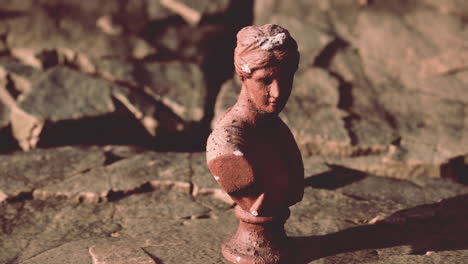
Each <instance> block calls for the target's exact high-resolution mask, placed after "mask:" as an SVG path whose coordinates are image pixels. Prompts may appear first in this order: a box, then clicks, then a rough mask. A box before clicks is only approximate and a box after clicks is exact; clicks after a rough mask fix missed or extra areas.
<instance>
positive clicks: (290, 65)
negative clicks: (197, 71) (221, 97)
mask: <svg viewBox="0 0 468 264" xmlns="http://www.w3.org/2000/svg"><path fill="white" fill-rule="evenodd" d="M298 61H299V53H298V51H297V44H296V42H295V41H294V39H293V38H292V37H291V36H290V35H289V32H288V31H287V30H285V29H283V28H282V27H280V26H277V25H272V24H267V25H264V26H251V27H246V28H244V29H242V30H241V31H240V32H239V33H238V35H237V48H236V51H235V58H234V63H235V67H236V72H237V74H238V76H239V78H240V79H241V81H242V89H241V92H240V95H239V98H238V100H237V103H236V104H235V105H234V106H233V107H231V108H230V109H228V110H227V111H226V113H225V114H224V115H223V116H222V117H221V118H220V119H219V120H218V122H217V123H216V126H215V128H214V130H213V132H212V134H211V135H210V137H209V138H208V143H207V162H208V167H209V169H210V171H211V173H212V174H213V176H214V178H215V179H216V180H217V181H218V183H219V185H220V186H221V188H223V189H224V190H225V191H226V192H227V193H228V194H229V195H230V196H231V198H232V199H233V200H234V201H235V202H236V203H237V207H236V216H237V218H239V220H240V224H239V228H238V230H237V232H236V233H235V234H234V235H233V236H232V237H231V238H230V239H229V240H227V241H226V242H225V243H224V245H223V255H224V257H225V258H226V259H228V260H229V261H231V262H234V263H286V262H287V261H289V260H290V258H289V255H290V250H289V249H288V247H287V243H286V241H287V237H286V234H285V232H284V223H285V221H286V219H287V218H288V217H289V209H288V207H289V206H291V205H293V204H295V203H297V202H299V201H301V200H302V196H303V193H304V166H303V163H302V158H301V153H300V151H299V149H298V147H297V144H296V141H295V140H294V137H293V136H292V134H291V132H290V130H289V128H288V127H287V126H286V125H285V123H284V122H283V121H282V120H281V119H280V118H279V117H278V114H279V113H280V112H281V110H283V108H284V106H285V105H286V102H287V100H288V98H289V95H290V94H291V89H292V83H293V78H294V73H295V71H296V69H297V64H298Z"/></svg>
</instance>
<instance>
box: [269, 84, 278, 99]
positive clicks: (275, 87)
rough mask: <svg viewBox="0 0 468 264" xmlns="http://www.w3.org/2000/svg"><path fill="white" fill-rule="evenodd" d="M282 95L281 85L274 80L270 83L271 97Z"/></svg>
mask: <svg viewBox="0 0 468 264" xmlns="http://www.w3.org/2000/svg"><path fill="white" fill-rule="evenodd" d="M279 95H280V87H279V83H278V81H277V80H274V81H273V82H272V83H271V85H270V97H273V98H278V97H279Z"/></svg>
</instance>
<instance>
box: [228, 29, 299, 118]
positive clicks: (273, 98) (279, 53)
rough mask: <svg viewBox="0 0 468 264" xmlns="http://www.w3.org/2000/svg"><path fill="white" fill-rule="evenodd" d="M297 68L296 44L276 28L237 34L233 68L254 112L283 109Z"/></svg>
mask: <svg viewBox="0 0 468 264" xmlns="http://www.w3.org/2000/svg"><path fill="white" fill-rule="evenodd" d="M298 64H299V52H298V50H297V43H296V41H295V40H294V39H293V38H292V37H291V35H290V34H289V32H288V31H287V30H286V29H284V28H282V27H280V26H278V25H274V24H267V25H263V26H248V27H245V28H243V29H242V30H240V31H239V33H238V34H237V46H236V49H235V51H234V66H235V69H236V72H237V75H238V76H239V78H240V80H241V81H242V84H243V85H242V89H243V91H242V92H243V93H245V94H246V97H247V100H249V103H250V104H251V107H253V108H254V110H257V111H258V112H261V113H276V114H277V113H279V112H280V111H281V110H282V109H283V108H284V106H285V104H286V102H287V100H288V98H289V95H290V93H291V88H292V82H293V79H294V73H295V72H296V70H297V67H298ZM242 92H241V93H242Z"/></svg>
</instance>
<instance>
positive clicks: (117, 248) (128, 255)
mask: <svg viewBox="0 0 468 264" xmlns="http://www.w3.org/2000/svg"><path fill="white" fill-rule="evenodd" d="M89 254H90V255H91V258H92V260H93V264H157V263H156V262H154V261H153V259H152V258H151V257H150V256H148V255H147V254H145V252H144V251H143V250H142V249H141V248H138V247H135V246H134V245H133V244H130V243H128V244H125V243H103V244H98V245H94V246H91V247H90V248H89Z"/></svg>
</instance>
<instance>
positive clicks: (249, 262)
mask: <svg viewBox="0 0 468 264" xmlns="http://www.w3.org/2000/svg"><path fill="white" fill-rule="evenodd" d="M235 213H236V217H237V218H238V219H239V227H238V229H237V232H236V233H235V234H234V235H233V236H232V237H231V238H229V239H228V240H227V241H226V242H225V243H224V244H223V246H222V252H223V256H224V257H225V258H226V259H227V260H229V261H230V262H232V263H240V264H280V263H281V264H283V263H293V262H292V260H291V258H292V256H293V255H292V254H291V250H292V248H290V247H289V246H290V245H288V238H287V236H286V233H285V231H284V223H285V222H286V219H288V217H289V214H290V211H289V209H288V208H285V209H284V210H282V211H281V212H279V213H278V214H276V215H274V216H271V217H261V216H260V217H255V216H253V215H252V214H250V213H248V212H246V211H244V210H242V209H241V208H240V207H239V206H236V208H235Z"/></svg>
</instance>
